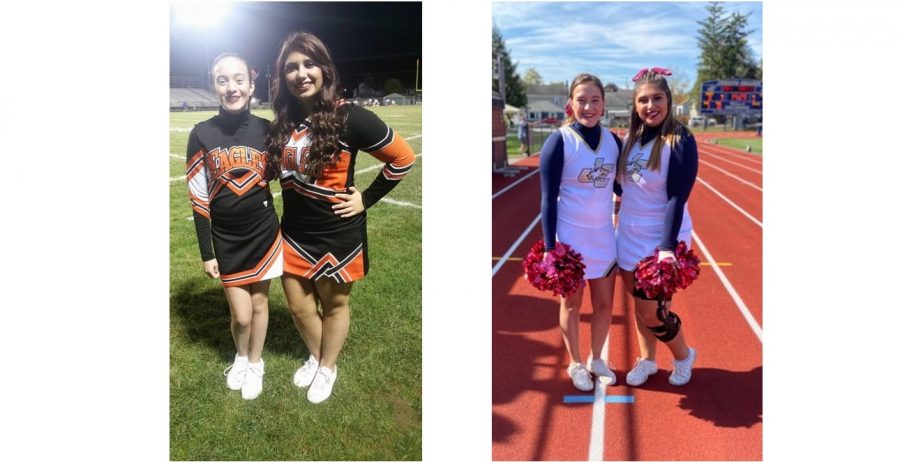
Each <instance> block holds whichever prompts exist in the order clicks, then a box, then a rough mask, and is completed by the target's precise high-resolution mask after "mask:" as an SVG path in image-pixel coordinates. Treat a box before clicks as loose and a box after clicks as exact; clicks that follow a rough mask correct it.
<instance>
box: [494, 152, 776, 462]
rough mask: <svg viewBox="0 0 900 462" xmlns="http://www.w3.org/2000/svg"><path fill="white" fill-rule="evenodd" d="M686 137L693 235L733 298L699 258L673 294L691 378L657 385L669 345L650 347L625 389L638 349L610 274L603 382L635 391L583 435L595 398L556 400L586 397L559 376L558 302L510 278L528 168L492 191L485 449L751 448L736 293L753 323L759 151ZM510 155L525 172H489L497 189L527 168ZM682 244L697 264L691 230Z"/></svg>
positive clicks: (758, 287) (646, 454) (756, 442)
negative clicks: (692, 359) (691, 142)
mask: <svg viewBox="0 0 900 462" xmlns="http://www.w3.org/2000/svg"><path fill="white" fill-rule="evenodd" d="M716 136H719V134H716ZM698 141H699V143H698V147H699V150H700V160H701V164H700V170H699V174H698V178H699V179H702V180H703V181H704V182H705V183H706V184H703V183H701V182H700V181H698V182H697V184H695V186H694V189H693V191H692V193H691V198H690V200H689V210H690V213H691V216H692V219H693V222H694V232H695V234H696V236H697V237H699V240H700V241H702V243H703V244H704V246H705V247H706V250H707V251H708V252H709V253H710V255H711V256H712V257H713V258H714V259H715V260H716V261H717V262H718V263H719V264H720V266H719V269H720V270H721V272H722V274H723V276H724V278H726V279H727V281H728V284H730V286H731V287H732V289H733V293H734V294H735V295H732V293H731V292H729V290H728V289H727V288H726V287H727V284H726V283H724V282H723V281H722V280H721V279H720V278H719V276H717V274H716V272H715V271H713V269H712V268H711V267H710V266H702V267H701V276H700V278H699V279H698V281H697V282H696V283H695V284H694V285H693V286H691V287H690V288H689V289H687V290H686V291H684V293H683V294H679V295H678V296H676V298H675V301H674V309H675V310H676V311H677V312H678V313H679V315H680V316H681V318H682V320H683V322H684V324H683V325H684V329H685V334H686V336H687V339H688V342H689V343H690V344H691V345H692V346H694V347H695V348H696V349H697V351H698V359H697V362H696V364H695V367H694V375H693V378H692V380H691V382H690V383H689V384H688V385H685V386H683V387H675V386H672V385H670V384H669V383H668V380H667V379H668V374H669V372H670V371H671V353H669V352H668V350H667V349H666V348H665V347H664V346H662V345H660V347H659V349H658V354H657V361H658V364H659V366H660V371H659V373H657V374H656V375H654V376H652V377H651V378H650V380H648V382H647V383H646V384H644V385H642V386H641V387H630V386H628V385H625V373H626V372H627V371H628V369H629V368H630V366H631V364H632V362H633V361H634V358H635V357H636V356H637V355H638V348H637V341H636V339H635V335H636V334H635V330H634V326H633V323H632V321H631V319H632V316H633V314H632V306H631V303H630V301H629V300H628V297H626V296H625V294H624V292H623V290H622V286H621V281H618V283H617V287H616V295H615V303H614V307H613V325H612V327H611V330H610V338H609V359H610V361H611V362H612V364H613V365H614V366H615V368H616V371H617V378H618V380H617V384H616V385H614V386H612V387H608V388H607V390H606V393H607V395H610V396H617V395H624V396H627V397H633V399H634V402H633V403H630V404H629V403H613V402H608V403H606V404H605V405H603V406H602V409H603V411H604V413H605V416H604V417H605V418H603V419H602V428H603V430H602V436H601V435H594V434H592V433H591V429H592V419H593V417H594V404H564V403H563V398H564V397H565V396H567V395H590V394H589V393H588V394H585V393H582V392H579V391H578V390H576V389H575V388H574V387H573V386H572V384H571V381H570V380H569V378H568V376H567V375H566V373H565V367H566V365H567V364H568V356H567V354H566V352H565V347H564V345H563V342H562V338H561V337H560V334H559V329H558V327H557V326H558V306H559V305H558V303H559V302H558V300H557V299H555V298H554V297H552V296H549V295H548V294H546V293H541V292H538V291H536V290H535V289H534V288H532V287H531V286H530V285H529V284H528V283H527V282H526V281H525V280H524V278H523V277H522V269H521V260H520V259H521V257H523V256H524V254H525V253H526V252H527V251H528V249H529V248H530V246H531V245H532V244H533V243H534V242H535V241H536V240H537V239H539V238H540V237H541V229H540V224H539V223H538V224H537V225H536V226H534V227H533V228H532V229H531V231H530V232H528V233H525V231H526V229H527V228H528V227H529V226H530V225H531V224H532V223H533V222H534V220H535V218H536V217H537V216H538V214H539V213H540V207H539V201H540V179H539V175H537V174H534V175H532V176H530V177H528V178H527V179H525V180H522V181H521V182H519V183H518V184H516V186H514V187H512V188H511V189H508V190H507V191H506V192H504V193H502V194H500V195H498V196H496V197H495V198H494V200H493V220H494V221H493V242H492V245H493V257H494V258H493V259H492V266H493V267H494V271H495V272H494V276H493V333H492V339H493V348H492V350H493V352H492V359H493V409H492V411H493V412H492V416H493V457H494V459H496V460H587V459H588V458H589V456H590V455H591V445H592V441H593V444H594V448H593V453H594V455H598V454H602V458H603V459H607V460H760V459H761V458H762V343H761V340H760V338H759V337H758V336H757V334H756V333H754V331H753V329H752V328H751V327H750V323H748V321H747V320H746V319H745V317H744V315H742V313H741V311H740V310H739V308H738V305H739V303H738V302H736V299H735V296H736V297H738V299H739V300H740V302H741V303H743V305H745V306H746V309H747V312H748V316H751V317H752V318H753V320H754V322H755V323H757V324H758V325H759V326H762V274H761V273H762V271H761V269H762V227H761V226H760V225H759V224H757V223H755V222H754V221H753V220H756V221H758V222H760V223H761V222H762V191H761V188H762V174H761V173H755V172H753V171H751V170H748V169H747V168H750V169H753V170H757V171H759V172H761V171H762V157H761V156H759V155H756V154H747V153H744V152H742V151H738V150H732V149H729V148H724V147H722V146H716V145H712V144H708V143H706V142H704V141H703V139H702V138H701V137H699V136H698ZM722 159H725V160H727V162H726V161H725V160H722ZM518 165H520V166H527V167H529V168H530V170H526V171H524V172H523V173H522V174H520V175H518V176H517V177H516V178H502V177H498V178H495V181H494V185H493V186H494V193H495V194H496V193H497V192H498V191H500V190H502V189H503V188H505V187H507V186H509V185H511V184H513V183H514V182H516V181H518V180H519V179H521V178H523V177H524V176H526V175H527V174H528V173H530V172H531V171H533V169H535V168H537V158H536V157H531V158H526V159H524V160H523V161H522V162H521V163H519V164H518ZM741 165H743V166H745V167H747V168H742V167H741ZM735 177H737V178H735ZM754 186H755V187H754ZM713 189H715V190H716V191H718V193H716V192H714V191H713ZM723 197H724V198H723ZM726 199H727V201H730V203H729V202H727V201H726ZM738 208H740V209H741V210H743V212H740V211H738ZM748 215H749V217H748ZM523 233H524V239H523V240H522V241H521V243H520V244H519V245H518V246H516V248H514V249H513V250H512V254H511V255H512V258H511V259H510V260H507V261H505V262H503V263H502V265H501V264H500V261H499V260H498V259H499V257H502V256H503V255H504V254H506V253H507V251H508V250H509V249H510V248H511V247H512V246H513V245H514V243H515V242H516V241H517V240H519V239H520V237H521V236H523ZM694 249H695V251H697V252H698V255H700V257H701V261H703V262H707V257H706V256H705V255H704V254H703V253H702V252H701V251H700V249H699V246H698V242H697V241H696V240H695V242H694ZM514 259H515V260H514ZM585 298H586V299H587V297H585ZM590 312H591V308H590V306H589V305H588V304H587V303H585V305H584V306H583V307H582V310H581V326H580V327H581V330H580V333H581V336H580V340H581V349H582V351H583V352H588V351H589V348H590V346H589V341H588V340H589V333H590V330H589V320H590ZM598 415H599V414H598ZM597 428H600V427H597ZM599 441H602V442H603V444H602V445H600V444H598V442H599ZM598 447H599V449H598Z"/></svg>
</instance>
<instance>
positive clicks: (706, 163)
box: [700, 160, 762, 191]
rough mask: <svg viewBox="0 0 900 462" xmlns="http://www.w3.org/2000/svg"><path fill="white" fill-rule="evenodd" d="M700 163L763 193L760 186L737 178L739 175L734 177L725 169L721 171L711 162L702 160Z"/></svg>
mask: <svg viewBox="0 0 900 462" xmlns="http://www.w3.org/2000/svg"><path fill="white" fill-rule="evenodd" d="M700 163H701V164H705V165H708V166H709V167H711V168H714V169H716V170H718V171H720V172H722V173H724V174H726V175H728V176H730V177H732V178H734V179H735V180H738V181H740V182H741V183H744V184H745V185H747V186H750V187H751V188H753V189H756V190H757V191H762V188H760V187H759V186H757V185H755V184H753V183H751V182H749V181H747V180H745V179H743V178H741V177H739V176H737V175H734V174H732V173H731V172H729V171H727V170H725V169H721V168H719V167H716V166H715V165H713V164H711V163H709V162H707V161H705V160H701V161H700Z"/></svg>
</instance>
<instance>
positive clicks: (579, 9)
mask: <svg viewBox="0 0 900 462" xmlns="http://www.w3.org/2000/svg"><path fill="white" fill-rule="evenodd" d="M493 5H494V9H493V12H494V23H495V24H496V25H497V26H498V27H499V28H500V33H501V34H502V35H503V38H504V40H505V41H506V45H507V49H508V50H509V51H510V55H511V56H512V59H513V61H517V62H518V63H519V67H518V69H519V70H520V71H521V72H524V71H525V69H527V68H529V67H533V68H535V69H537V70H538V72H540V74H541V75H542V76H543V77H544V80H545V81H564V80H569V79H571V78H572V77H573V76H574V75H575V74H577V73H580V72H592V73H595V74H597V75H598V76H600V77H601V79H603V80H604V81H610V82H614V83H616V84H618V85H627V84H630V83H631V80H630V79H631V76H632V75H633V74H634V73H635V72H636V71H637V69H639V68H641V67H646V66H668V67H677V68H678V69H680V70H681V71H682V73H683V74H684V75H685V76H689V77H688V78H689V79H692V78H693V76H695V75H696V65H697V57H698V55H699V49H698V48H697V38H696V36H697V27H698V25H697V21H700V20H703V19H704V18H705V17H706V15H707V12H706V10H705V6H706V5H707V4H706V3H702V2H664V3H658V2H596V3H540V2H523V3H512V2H495V3H494V4H493ZM726 5H727V6H728V8H726V10H727V11H728V12H730V11H740V12H741V13H743V14H746V13H748V12H751V11H752V14H751V16H750V21H749V26H748V29H755V30H756V31H755V32H754V33H753V34H751V35H750V36H749V37H748V44H749V46H750V48H751V49H752V50H753V52H754V53H756V54H757V58H758V57H759V56H761V52H762V39H761V37H762V35H761V29H762V14H761V7H760V5H761V3H756V4H753V3H746V2H742V3H731V4H726Z"/></svg>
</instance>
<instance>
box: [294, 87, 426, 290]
mask: <svg viewBox="0 0 900 462" xmlns="http://www.w3.org/2000/svg"><path fill="white" fill-rule="evenodd" d="M344 104H350V103H344ZM348 110H349V112H348V114H347V121H346V123H345V125H344V131H343V133H342V135H341V137H340V147H341V152H340V154H339V156H338V158H337V160H336V162H333V163H331V164H328V165H326V167H325V168H324V170H323V172H322V174H321V175H320V177H319V178H310V177H309V176H308V175H306V174H305V172H306V168H305V165H306V161H307V154H308V151H309V145H310V129H311V125H310V122H309V120H306V121H304V122H303V123H301V124H299V126H298V127H296V128H295V130H294V132H293V134H292V135H291V138H290V140H288V142H287V144H286V146H285V147H284V149H283V151H282V156H281V159H282V160H281V175H280V176H281V187H282V190H283V198H284V216H283V217H282V232H283V235H284V240H285V242H286V244H287V245H286V247H285V259H284V265H285V271H286V272H288V273H291V274H296V275H298V276H301V277H304V278H307V279H312V280H316V279H319V278H323V277H327V278H332V279H334V280H335V281H337V282H341V283H344V282H351V281H355V280H358V279H361V278H362V277H363V276H364V275H365V274H366V273H367V272H368V267H369V262H368V252H367V237H366V212H365V210H363V212H362V213H359V214H357V215H354V216H352V217H348V218H344V217H341V216H339V215H336V214H335V213H334V210H333V209H332V206H333V205H334V204H337V203H340V202H342V200H341V199H338V198H337V197H336V194H338V193H342V194H343V193H348V192H349V191H348V190H349V188H350V187H351V186H355V183H354V173H355V166H356V159H357V153H358V152H359V151H360V150H362V151H365V152H368V153H369V154H371V155H372V156H373V157H375V158H376V159H378V160H380V161H382V162H384V163H385V165H384V167H383V168H382V169H381V171H380V172H379V174H378V175H377V176H376V177H375V179H374V180H373V181H372V183H371V184H370V185H369V187H368V188H366V189H365V190H364V191H362V193H361V194H362V202H363V206H364V207H365V209H369V208H370V207H372V206H373V205H375V204H376V203H377V202H378V200H379V199H381V198H382V197H384V196H385V195H386V194H387V193H388V192H390V191H391V190H392V189H393V188H394V187H395V186H397V184H398V182H399V181H400V180H401V179H402V178H403V177H404V176H405V175H406V174H407V173H409V171H410V170H411V169H412V167H413V164H414V163H415V155H414V154H413V151H412V148H410V147H409V144H407V143H406V141H405V140H404V139H403V138H401V137H400V136H399V135H397V134H396V133H394V130H392V129H391V128H390V127H388V126H387V125H385V123H384V122H382V121H381V119H379V118H378V116H376V115H375V114H374V113H372V112H370V111H368V110H366V109H363V108H360V107H357V106H354V105H350V107H349V108H348Z"/></svg>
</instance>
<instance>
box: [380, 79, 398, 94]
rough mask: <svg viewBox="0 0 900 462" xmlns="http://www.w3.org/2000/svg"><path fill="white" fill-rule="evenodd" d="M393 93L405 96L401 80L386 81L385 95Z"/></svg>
mask: <svg viewBox="0 0 900 462" xmlns="http://www.w3.org/2000/svg"><path fill="white" fill-rule="evenodd" d="M391 93H400V94H401V95H402V94H403V82H401V81H400V79H387V80H385V81H384V94H385V95H390V94H391Z"/></svg>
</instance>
